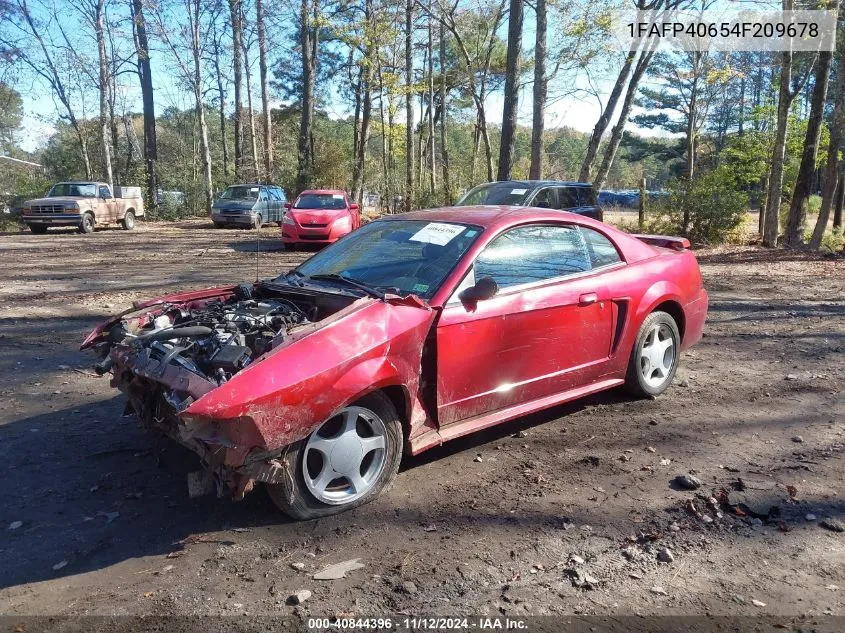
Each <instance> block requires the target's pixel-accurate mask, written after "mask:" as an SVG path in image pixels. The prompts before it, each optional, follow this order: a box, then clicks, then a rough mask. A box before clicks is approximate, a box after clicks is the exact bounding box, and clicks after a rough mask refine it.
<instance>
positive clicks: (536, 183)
mask: <svg viewBox="0 0 845 633" xmlns="http://www.w3.org/2000/svg"><path fill="white" fill-rule="evenodd" d="M482 185H503V186H508V185H511V186H517V187H540V186H551V185H554V186H558V187H560V186H564V187H592V186H593V183H590V182H576V181H574V180H497V181H495V182H486V183H482V184H481V185H477V186H479V187H480V186H482Z"/></svg>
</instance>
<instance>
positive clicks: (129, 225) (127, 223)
mask: <svg viewBox="0 0 845 633" xmlns="http://www.w3.org/2000/svg"><path fill="white" fill-rule="evenodd" d="M121 224H122V225H123V228H124V229H125V230H127V231H131V230H132V229H134V228H135V213H133V212H132V211H127V212H126V213H124V214H123V221H122V222H121Z"/></svg>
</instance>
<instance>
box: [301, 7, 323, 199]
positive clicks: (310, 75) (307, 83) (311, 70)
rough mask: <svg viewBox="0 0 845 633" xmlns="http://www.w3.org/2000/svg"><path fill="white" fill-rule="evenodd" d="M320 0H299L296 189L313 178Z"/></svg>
mask: <svg viewBox="0 0 845 633" xmlns="http://www.w3.org/2000/svg"><path fill="white" fill-rule="evenodd" d="M319 17H320V5H319V0H301V3H300V16H299V19H300V39H299V43H300V48H301V51H300V52H301V57H302V102H301V113H300V121H299V140H298V143H297V150H298V152H297V153H298V164H297V170H296V189H297V192H299V191H302V190H303V189H307V188H308V187H309V186H311V183H312V181H313V178H314V154H313V147H314V142H313V135H314V130H313V127H314V98H315V94H314V86H315V82H316V75H317V59H318V58H317V52H318V50H319V37H320V29H319V28H318V25H319Z"/></svg>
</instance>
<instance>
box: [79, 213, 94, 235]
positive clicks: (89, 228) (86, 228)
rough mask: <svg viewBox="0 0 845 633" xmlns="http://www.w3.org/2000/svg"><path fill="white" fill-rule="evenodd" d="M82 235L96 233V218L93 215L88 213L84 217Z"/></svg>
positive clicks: (81, 228) (80, 228)
mask: <svg viewBox="0 0 845 633" xmlns="http://www.w3.org/2000/svg"><path fill="white" fill-rule="evenodd" d="M79 232H80V233H93V232H94V216H93V214H91V213H86V214H85V215H83V216H82V224H80V225H79Z"/></svg>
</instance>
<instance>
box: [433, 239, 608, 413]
mask: <svg viewBox="0 0 845 633" xmlns="http://www.w3.org/2000/svg"><path fill="white" fill-rule="evenodd" d="M485 276H486V277H492V278H493V279H494V280H495V281H496V283H497V284H498V286H499V291H498V292H497V294H496V295H495V296H494V297H493V298H491V299H488V300H485V301H479V302H478V303H477V304H476V305H475V307H474V309H472V306H469V307H468V306H465V305H464V304H462V303H461V301H460V300H459V299H457V294H458V292H459V291H460V290H461V289H463V288H464V287H467V286H470V285H472V284H473V283H474V280H475V279H479V278H481V277H485ZM601 279H602V276H601V274H596V273H593V272H592V270H591V263H590V257H589V253H588V250H587V247H586V245H585V243H584V239H583V237H582V235H581V233H580V231H579V230H578V228H577V227H575V226H565V225H529V226H522V227H517V228H514V229H511V230H509V231H507V232H505V233H503V234H502V235H500V236H498V237H497V238H496V239H494V240H493V241H492V242H491V243H490V244H489V245H488V246H487V247H486V248H485V249H484V250H483V251H482V252H481V253H480V254H479V255H478V257H477V259H476V261H475V262H474V264H473V267H472V269H471V271H470V272H469V274H468V278H467V279H465V280H464V282H463V283H462V284H460V286H459V287H458V289H456V291H455V293H454V295H453V297H452V298H451V299H450V300H449V301H448V302H447V303H446V305H445V306H444V308H443V312H442V314H441V316H440V319H439V321H438V325H437V334H436V336H437V413H438V419H439V422H440V426H441V427H443V426H447V425H449V424H454V423H457V422H460V421H462V420H466V419H468V418H472V417H475V416H479V415H483V414H485V413H490V412H493V411H496V410H499V409H503V408H506V407H509V406H513V405H518V404H522V403H526V402H530V401H531V400H535V399H537V398H542V397H544V396H549V395H552V394H556V393H560V392H563V391H567V390H569V389H572V388H575V387H578V386H581V385H584V384H588V383H590V382H593V381H595V380H596V379H597V378H598V377H599V376H600V375H601V373H602V372H603V369H604V366H605V363H606V361H607V360H608V356H609V354H610V347H611V337H612V317H611V314H612V310H611V307H610V304H609V301H608V299H609V297H608V291H607V288H606V287H605V286H604V284H603V283H602V280H601Z"/></svg>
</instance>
